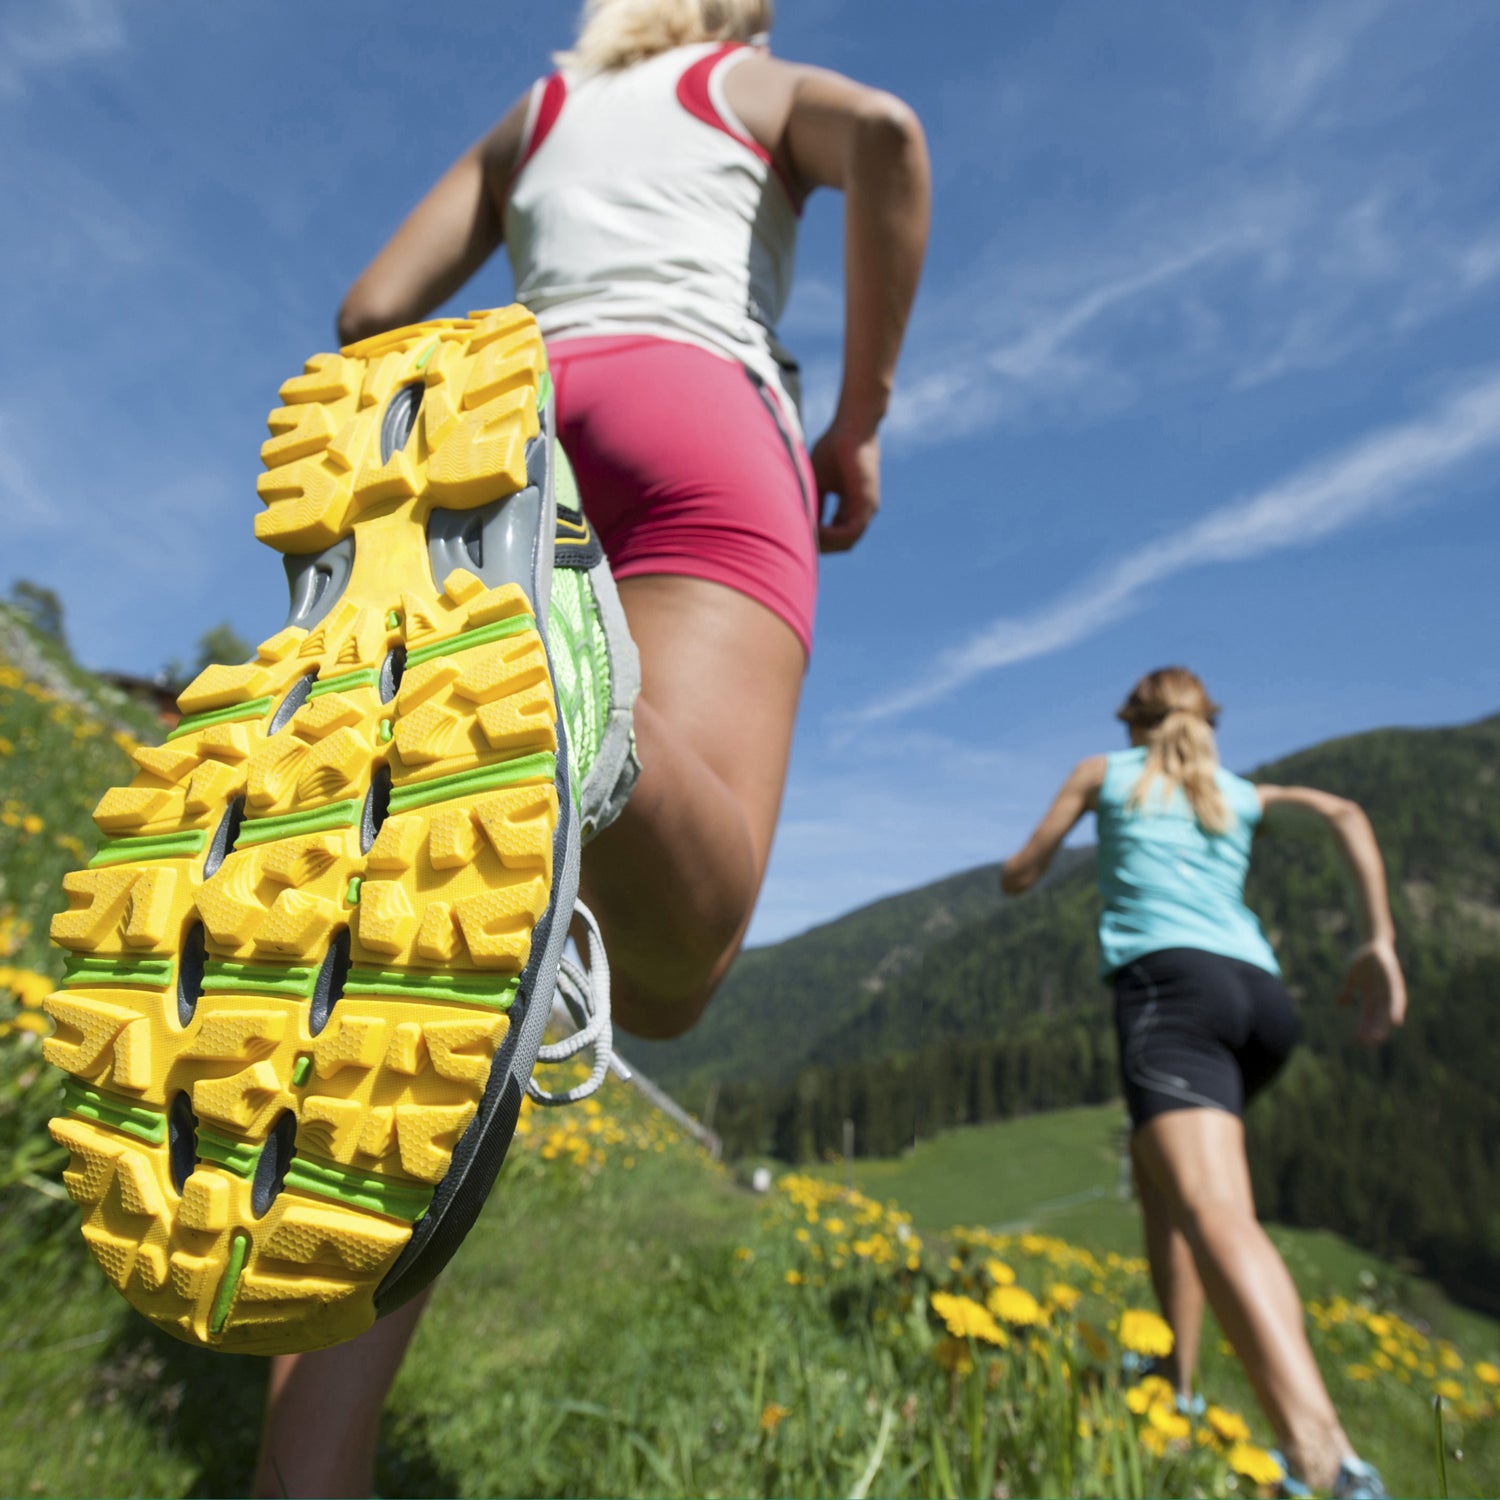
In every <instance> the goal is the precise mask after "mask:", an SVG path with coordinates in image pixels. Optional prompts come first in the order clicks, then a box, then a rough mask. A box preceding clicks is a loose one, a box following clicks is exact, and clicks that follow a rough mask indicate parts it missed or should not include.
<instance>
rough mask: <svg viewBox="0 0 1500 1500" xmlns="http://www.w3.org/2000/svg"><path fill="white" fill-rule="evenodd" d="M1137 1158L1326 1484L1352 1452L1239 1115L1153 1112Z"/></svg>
mask: <svg viewBox="0 0 1500 1500" xmlns="http://www.w3.org/2000/svg"><path fill="white" fill-rule="evenodd" d="M1135 1158H1136V1162H1137V1163H1138V1165H1139V1167H1140V1169H1141V1171H1142V1172H1143V1174H1144V1175H1147V1176H1149V1177H1150V1178H1151V1180H1152V1182H1153V1184H1154V1185H1155V1186H1156V1187H1157V1188H1158V1189H1160V1191H1161V1193H1162V1195H1163V1197H1164V1198H1165V1199H1166V1201H1167V1202H1168V1204H1169V1205H1170V1206H1171V1208H1172V1212H1173V1217H1174V1219H1175V1220H1176V1222H1177V1224H1178V1225H1179V1226H1180V1227H1181V1230H1182V1232H1183V1234H1184V1235H1185V1237H1186V1239H1187V1242H1188V1244H1189V1245H1190V1246H1191V1247H1192V1252H1193V1259H1194V1262H1195V1263H1196V1265H1197V1267H1198V1274H1199V1276H1200V1277H1201V1278H1202V1281H1203V1286H1204V1289H1205V1290H1206V1291H1207V1293H1208V1300H1209V1302H1210V1304H1211V1305H1212V1307H1213V1310H1214V1313H1215V1315H1216V1316H1217V1317H1218V1320H1219V1323H1220V1325H1221V1326H1222V1328H1223V1329H1224V1332H1225V1333H1226V1334H1227V1335H1228V1338H1229V1342H1230V1343H1231V1344H1233V1345H1234V1349H1235V1353H1236V1354H1238V1355H1239V1357H1240V1359H1241V1361H1242V1362H1243V1363H1244V1366H1245V1373H1246V1375H1248V1376H1249V1378H1250V1383H1251V1385H1252V1386H1253V1387H1254V1388H1255V1393H1256V1395H1257V1396H1258V1397H1259V1399H1260V1404H1261V1406H1262V1407H1263V1408H1264V1410H1265V1413H1266V1415H1267V1417H1269V1418H1270V1421H1271V1425H1272V1426H1273V1427H1274V1428H1275V1430H1276V1435H1277V1438H1278V1439H1279V1441H1280V1442H1281V1444H1282V1447H1283V1448H1284V1449H1285V1451H1286V1454H1287V1457H1288V1458H1289V1459H1290V1461H1291V1463H1292V1465H1293V1467H1294V1469H1295V1471H1296V1473H1297V1475H1298V1477H1300V1478H1301V1479H1302V1480H1303V1481H1304V1482H1306V1483H1308V1484H1311V1485H1313V1486H1314V1487H1316V1488H1326V1487H1327V1486H1328V1485H1330V1484H1331V1483H1332V1482H1333V1479H1334V1477H1335V1475H1336V1474H1337V1472H1338V1467H1339V1463H1340V1461H1341V1460H1342V1459H1343V1458H1344V1456H1345V1455H1346V1454H1348V1453H1350V1452H1352V1451H1353V1450H1352V1449H1351V1448H1350V1445H1349V1440H1348V1438H1347V1437H1345V1435H1344V1430H1343V1428H1342V1427H1341V1426H1340V1425H1339V1419H1338V1414H1337V1413H1336V1412H1335V1411H1334V1409H1333V1402H1332V1401H1331V1400H1330V1399H1329V1395H1328V1390H1327V1388H1326V1387H1325V1386H1324V1384H1323V1377H1322V1376H1321V1375H1320V1374H1319V1373H1318V1366H1317V1363H1316V1361H1315V1360H1314V1359H1313V1353H1312V1348H1311V1346H1310V1345H1309V1344H1308V1342H1307V1333H1306V1330H1305V1328H1304V1326H1303V1319H1302V1302H1301V1299H1300V1298H1299V1297H1298V1295H1297V1289H1296V1286H1295V1285H1294V1284H1293V1282H1292V1278H1291V1276H1290V1275H1289V1274H1288V1272H1287V1269H1286V1266H1285V1264H1284V1263H1283V1261H1282V1259H1281V1257H1280V1256H1279V1255H1278V1254H1277V1253H1276V1247H1275V1246H1274V1245H1273V1244H1272V1243H1271V1241H1270V1240H1269V1239H1268V1238H1267V1236H1266V1233H1265V1231H1264V1230H1263V1229H1262V1228H1261V1227H1260V1224H1259V1222H1258V1221H1257V1220H1256V1217H1255V1202H1254V1198H1253V1196H1252V1194H1251V1190H1250V1171H1249V1167H1248V1166H1247V1164H1246V1161H1245V1135H1244V1128H1243V1126H1242V1125H1241V1123H1240V1120H1239V1118H1238V1117H1237V1116H1235V1115H1233V1114H1230V1113H1228V1112H1227V1111H1224V1110H1216V1109H1179V1110H1173V1111H1171V1112H1170V1113H1168V1114H1164V1115H1158V1116H1157V1117H1156V1118H1155V1119H1154V1120H1151V1121H1148V1122H1147V1123H1146V1124H1145V1125H1143V1126H1142V1127H1141V1128H1140V1129H1139V1130H1137V1131H1136V1134H1135Z"/></svg>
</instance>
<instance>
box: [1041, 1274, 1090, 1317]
mask: <svg viewBox="0 0 1500 1500" xmlns="http://www.w3.org/2000/svg"><path fill="white" fill-rule="evenodd" d="M1047 1300H1048V1301H1049V1302H1050V1303H1051V1304H1052V1305H1053V1307H1056V1308H1059V1309H1060V1310H1061V1311H1063V1312H1072V1311H1073V1309H1074V1308H1075V1307H1077V1306H1078V1304H1079V1303H1080V1302H1081V1301H1082V1300H1083V1293H1082V1292H1080V1291H1079V1290H1078V1288H1077V1287H1076V1286H1069V1285H1068V1284H1067V1282H1065V1281H1054V1282H1053V1283H1052V1285H1051V1286H1049V1287H1048V1288H1047Z"/></svg>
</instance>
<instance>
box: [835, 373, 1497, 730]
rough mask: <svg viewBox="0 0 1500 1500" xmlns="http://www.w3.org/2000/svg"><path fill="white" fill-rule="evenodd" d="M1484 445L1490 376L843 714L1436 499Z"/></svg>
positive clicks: (1493, 434)
mask: <svg viewBox="0 0 1500 1500" xmlns="http://www.w3.org/2000/svg"><path fill="white" fill-rule="evenodd" d="M1495 447H1500V373H1493V372H1492V373H1488V374H1486V375H1484V376H1482V377H1480V378H1477V379H1475V380H1473V381H1471V382H1470V383H1469V384H1468V385H1467V386H1465V387H1464V388H1462V389H1461V390H1459V391H1458V392H1457V393H1456V394H1455V395H1453V396H1452V397H1451V398H1450V399H1449V400H1448V401H1446V402H1445V403H1444V404H1443V405H1442V406H1440V407H1439V408H1438V409H1437V410H1436V411H1435V412H1432V413H1430V414H1429V415H1427V416H1425V417H1422V418H1419V419H1417V420H1415V421H1411V422H1405V423H1401V424H1399V425H1394V426H1389V427H1384V428H1381V429H1379V430H1377V431H1375V432H1372V433H1370V434H1368V435H1367V436H1366V437H1364V438H1363V439H1361V440H1360V441H1359V442H1357V443H1355V444H1353V445H1352V446H1350V447H1347V448H1345V449H1343V450H1342V451H1340V452H1338V453H1335V454H1333V455H1331V456H1329V457H1326V458H1323V459H1320V460H1319V461H1317V462H1315V463H1312V464H1309V465H1307V466H1305V467H1303V468H1301V469H1298V470H1296V471H1295V472H1294V473H1292V474H1290V475H1288V476H1286V477H1285V478H1284V479H1281V480H1279V481H1278V482H1276V483H1275V484H1273V485H1271V486H1269V487H1268V488H1266V489H1263V490H1261V491H1259V492H1258V493H1256V494H1253V495H1251V496H1249V497H1247V498H1244V499H1240V500H1235V501H1232V502H1230V503H1229V504H1227V505H1224V506H1221V507H1219V508H1218V509H1216V510H1213V511H1210V512H1209V513H1208V514H1207V515H1205V516H1203V517H1202V518H1201V519H1200V520H1198V521H1197V522H1195V523H1193V524H1192V525H1190V526H1188V527H1186V528H1185V529H1184V530H1182V531H1180V532H1179V533H1177V534H1176V535H1174V536H1170V537H1164V538H1161V539H1159V540H1157V541H1154V542H1151V543H1149V544H1148V545H1146V546H1144V547H1141V548H1138V549H1137V550H1136V551H1134V552H1131V553H1129V554H1127V555H1126V556H1124V557H1122V558H1120V559H1118V560H1117V561H1115V562H1114V563H1111V564H1110V565H1109V566H1107V567H1105V568H1102V569H1100V570H1098V571H1096V572H1094V573H1093V574H1091V575H1089V576H1088V577H1087V578H1085V579H1084V580H1083V581H1082V582H1081V583H1080V584H1078V585H1077V586H1076V587H1074V588H1072V589H1070V590H1069V591H1068V592H1067V593H1065V594H1064V595H1063V596H1062V597H1061V598H1059V599H1057V600H1055V601H1054V602H1052V603H1051V604H1048V605H1046V606H1044V607H1043V608H1041V609H1039V610H1037V611H1035V612H1034V613H1032V614H1030V615H1023V616H1019V617H1017V618H1013V619H1001V620H996V621H995V622H994V623H993V624H991V625H989V626H987V627H986V628H985V629H983V630H981V631H979V632H978V633H977V634H975V635H973V636H972V637H971V638H970V639H969V640H967V641H966V642H964V643H963V644H962V645H961V646H958V647H955V648H953V649H951V650H948V651H945V652H943V653H942V654H941V655H939V656H938V657H937V659H936V660H935V661H934V662H933V663H932V664H931V665H930V667H928V668H927V669H926V670H925V671H923V672H922V673H921V674H920V677H919V679H918V681H917V682H915V683H913V684H912V685H911V686H910V687H907V688H904V689H901V690H898V691H896V692H894V693H891V694H888V695H886V696H884V697H882V698H881V699H879V700H878V701H876V702H874V703H870V704H868V705H866V706H865V707H864V708H863V709H861V710H859V711H857V712H856V713H855V714H854V715H852V716H851V717H852V719H853V721H854V722H858V723H871V722H875V721H878V720H882V719H889V718H894V717H896V716H898V715H900V714H904V713H907V712H909V711H911V710H912V709H915V708H918V707H921V706H923V705H925V704H928V703H931V702H933V701H935V700H936V699H939V698H942V697H944V696H946V695H947V694H949V693H951V692H953V691H954V690H955V689H956V688H958V687H961V686H962V685H963V684H965V683H967V682H970V681H972V680H973V679H974V678H976V677H979V676H981V675H982V674H984V673H986V672H993V671H995V670H997V669H998V668H1001V667H1006V666H1014V665H1016V664H1017V663H1019V662H1024V661H1030V660H1033V659H1035V658H1036V657H1040V656H1047V655H1050V654H1051V653H1053V652H1056V651H1062V650H1065V649H1066V648H1068V647H1069V646H1073V645H1076V644H1078V642H1080V641H1083V640H1086V639H1088V638H1089V637H1090V636H1092V635H1095V634H1097V633H1098V632H1099V631H1100V630H1103V629H1104V628H1105V627H1106V626H1108V625H1111V624H1113V623H1114V622H1115V621H1116V620H1118V619H1120V618H1121V617H1122V616H1123V615H1126V614H1128V613H1130V612H1131V611H1132V610H1135V609H1137V608H1139V607H1140V606H1141V605H1142V604H1143V603H1144V602H1145V601H1146V599H1147V598H1148V597H1149V595H1150V592H1151V590H1152V589H1153V588H1154V587H1156V586H1157V585H1158V584H1161V583H1163V582H1165V581H1166V580H1167V579H1168V578H1171V577H1173V576H1175V575H1176V574H1179V573H1183V572H1186V571H1188V570H1189V569H1192V568H1200V567H1204V566H1207V565H1209V564H1213V563H1244V562H1249V561H1251V560H1253V559H1255V558H1258V557H1263V556H1265V555H1266V554H1267V553H1271V552H1276V551H1281V550H1284V549H1286V548H1291V547H1305V546H1309V545H1311V544H1312V543H1314V542H1316V541H1319V540H1321V539H1322V538H1324V537H1327V536H1330V535H1331V534H1333V533H1334V532H1338V531H1343V530H1345V529H1347V528H1348V527H1350V526H1353V525H1356V524H1358V523H1359V522H1361V521H1366V520H1369V519H1372V518H1373V517H1375V516H1377V515H1379V514H1381V513H1383V512H1386V511H1389V510H1391V509H1392V508H1394V507H1396V506H1399V505H1403V504H1411V503H1420V501H1421V500H1423V499H1432V498H1436V497H1433V496H1432V495H1431V494H1430V492H1427V491H1426V490H1425V489H1424V487H1425V486H1427V485H1430V484H1432V483H1434V482H1435V481H1437V480H1438V479H1440V478H1442V477H1443V476H1444V475H1445V474H1447V473H1449V472H1450V471H1452V470H1454V469H1456V468H1457V467H1458V466H1459V465H1461V464H1463V463H1464V462H1466V461H1467V460H1469V459H1472V458H1474V457H1475V456H1476V455H1478V454H1480V453H1482V452H1484V451H1486V450H1487V449H1491V448H1495Z"/></svg>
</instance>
